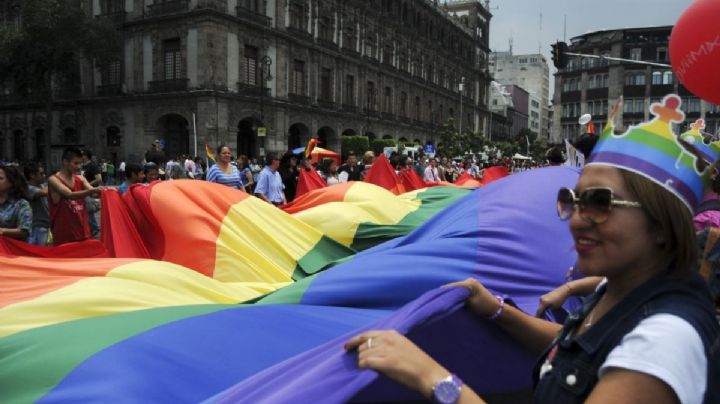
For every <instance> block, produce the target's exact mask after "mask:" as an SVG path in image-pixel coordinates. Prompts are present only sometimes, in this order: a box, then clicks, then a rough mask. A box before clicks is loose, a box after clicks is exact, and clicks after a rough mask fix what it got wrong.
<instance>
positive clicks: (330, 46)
mask: <svg viewBox="0 0 720 404" xmlns="http://www.w3.org/2000/svg"><path fill="white" fill-rule="evenodd" d="M317 43H318V45H320V46H322V47H325V48H328V49H334V50H337V49H338V44H336V43H335V42H333V41H332V39H330V40H328V39H322V38H318V39H317Z"/></svg>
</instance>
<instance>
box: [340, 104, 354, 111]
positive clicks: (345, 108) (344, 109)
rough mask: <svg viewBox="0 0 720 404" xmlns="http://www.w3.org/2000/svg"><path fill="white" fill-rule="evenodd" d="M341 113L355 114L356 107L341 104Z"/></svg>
mask: <svg viewBox="0 0 720 404" xmlns="http://www.w3.org/2000/svg"><path fill="white" fill-rule="evenodd" d="M340 108H341V109H342V111H343V112H357V110H358V107H357V105H350V104H343V105H342V106H341V107H340Z"/></svg>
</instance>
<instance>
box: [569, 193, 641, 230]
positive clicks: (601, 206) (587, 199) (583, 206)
mask: <svg viewBox="0 0 720 404" xmlns="http://www.w3.org/2000/svg"><path fill="white" fill-rule="evenodd" d="M575 205H577V206H578V208H579V212H580V218H581V219H583V220H586V221H588V222H590V223H593V224H600V223H605V222H606V221H607V220H608V217H610V212H611V211H612V208H613V206H622V207H628V208H640V207H642V205H641V204H640V202H633V201H623V200H620V199H615V194H614V193H613V190H612V189H611V188H587V189H585V190H584V191H583V192H582V193H581V194H580V196H579V197H578V196H575V191H573V190H572V189H570V188H560V191H558V196H557V213H558V216H559V217H560V219H561V220H568V219H570V217H571V216H572V214H573V212H574V211H575Z"/></svg>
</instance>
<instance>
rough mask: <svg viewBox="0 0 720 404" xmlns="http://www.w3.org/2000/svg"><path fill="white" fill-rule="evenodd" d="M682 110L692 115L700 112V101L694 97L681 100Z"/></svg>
mask: <svg viewBox="0 0 720 404" xmlns="http://www.w3.org/2000/svg"><path fill="white" fill-rule="evenodd" d="M682 101H683V105H682V110H683V111H685V112H687V113H689V114H692V113H699V112H700V99H699V98H696V97H688V98H683V100H682Z"/></svg>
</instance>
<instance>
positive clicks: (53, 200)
mask: <svg viewBox="0 0 720 404" xmlns="http://www.w3.org/2000/svg"><path fill="white" fill-rule="evenodd" d="M558 156H559V157H558ZM263 159H264V160H263V161H262V163H263V164H260V163H259V162H258V160H257V159H255V158H249V157H248V156H245V155H240V156H238V157H237V158H236V157H235V156H234V155H233V150H232V148H231V147H230V146H229V145H226V144H222V145H220V146H218V147H217V149H216V150H215V161H211V160H206V159H203V158H201V157H194V158H193V157H191V156H189V155H186V154H180V155H176V156H167V155H166V153H165V151H164V150H163V149H162V147H161V142H160V141H159V140H155V141H154V142H152V143H151V145H150V147H149V149H148V150H147V151H146V152H145V154H144V158H143V159H142V161H139V162H125V161H121V162H120V163H119V164H117V167H116V165H115V163H113V162H111V161H108V160H106V159H102V158H101V159H99V160H98V159H97V157H96V156H94V155H93V153H92V151H90V150H88V149H83V150H80V149H76V148H68V149H66V150H65V151H64V153H63V155H62V167H61V169H60V170H59V171H58V172H56V173H52V174H51V175H50V176H49V177H48V176H46V172H45V169H44V167H43V166H42V165H41V164H39V163H35V162H29V163H27V164H22V165H18V164H14V163H3V164H2V165H0V184H3V183H6V184H7V185H6V186H7V190H6V191H0V201H1V202H0V235H2V236H5V237H11V238H15V239H19V240H25V241H27V242H29V243H31V244H35V245H50V244H53V245H60V244H63V243H67V242H72V241H82V240H86V239H88V238H99V235H100V223H99V220H98V217H99V211H100V200H99V195H100V193H101V192H102V191H103V190H104V189H106V188H107V187H112V188H114V189H117V191H118V192H119V193H120V194H121V195H122V194H123V193H125V192H127V190H128V189H129V188H130V187H132V186H134V185H136V184H150V183H153V182H154V181H173V180H178V179H194V180H205V181H209V182H215V183H218V184H222V185H224V186H228V187H231V188H234V189H237V190H239V191H241V192H246V193H249V194H251V195H255V196H256V197H258V198H260V199H262V200H264V201H266V202H268V203H271V204H273V205H275V206H280V205H284V204H286V203H289V202H291V201H293V200H294V199H295V196H296V190H297V186H298V181H299V177H300V172H301V170H306V171H310V170H315V171H316V172H317V174H318V175H319V177H320V178H321V179H322V180H323V181H324V182H325V183H326V184H327V185H328V186H331V185H335V184H340V183H345V182H348V181H363V180H364V179H365V177H366V176H367V174H368V172H369V170H370V168H371V167H372V165H373V163H374V162H375V160H376V159H377V156H376V155H375V153H373V152H372V151H365V152H364V153H362V154H360V155H358V154H356V153H355V152H352V151H351V152H349V155H348V156H347V157H346V159H345V161H344V163H343V164H341V165H338V164H337V162H336V161H335V160H334V159H324V160H322V161H319V162H314V163H313V162H311V161H310V160H309V159H305V158H304V157H303V156H301V155H296V154H293V153H290V152H288V153H286V154H284V155H282V156H278V155H276V154H272V153H270V154H268V155H267V156H264V157H263ZM388 159H389V162H390V165H391V166H392V167H393V168H394V169H395V171H396V174H397V175H401V173H402V172H403V171H404V170H413V171H414V172H415V173H416V174H417V176H418V177H419V178H421V179H423V180H424V181H426V182H448V183H453V182H455V181H457V180H458V178H460V177H461V176H462V175H464V174H467V175H469V176H471V177H472V178H475V179H478V180H479V179H481V178H482V176H483V173H484V171H485V169H487V168H488V167H491V166H495V165H502V166H505V167H506V168H507V169H508V171H509V172H518V171H522V170H524V169H526V166H525V165H524V164H523V162H516V161H514V160H512V159H510V158H496V159H492V160H490V161H488V162H484V163H483V162H478V161H476V160H473V159H471V158H467V159H465V160H453V159H449V158H447V157H444V156H443V157H435V156H425V155H422V154H420V155H419V156H416V158H413V157H410V156H406V155H402V154H399V153H397V152H393V153H392V154H390V155H389V157H388ZM208 163H210V164H208ZM560 163H562V152H559V149H557V150H556V149H551V151H550V152H549V153H548V159H547V161H546V162H543V163H542V164H540V165H539V166H542V165H557V164H560ZM527 167H529V166H527Z"/></svg>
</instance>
